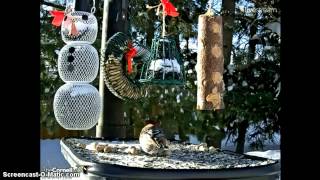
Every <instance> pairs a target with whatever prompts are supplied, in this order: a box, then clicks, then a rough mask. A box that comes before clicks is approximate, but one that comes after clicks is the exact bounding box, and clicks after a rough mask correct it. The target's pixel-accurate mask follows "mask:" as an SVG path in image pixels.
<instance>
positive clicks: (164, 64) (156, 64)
mask: <svg viewBox="0 0 320 180" xmlns="http://www.w3.org/2000/svg"><path fill="white" fill-rule="evenodd" d="M149 70H153V71H160V70H163V71H164V72H177V73H180V65H179V63H178V61H177V60H176V59H157V60H153V61H152V62H151V63H150V66H149Z"/></svg>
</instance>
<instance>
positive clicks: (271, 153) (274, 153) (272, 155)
mask: <svg viewBox="0 0 320 180" xmlns="http://www.w3.org/2000/svg"><path fill="white" fill-rule="evenodd" d="M245 154H247V155H251V156H259V157H263V158H269V159H274V160H280V150H267V151H250V152H247V153H245Z"/></svg>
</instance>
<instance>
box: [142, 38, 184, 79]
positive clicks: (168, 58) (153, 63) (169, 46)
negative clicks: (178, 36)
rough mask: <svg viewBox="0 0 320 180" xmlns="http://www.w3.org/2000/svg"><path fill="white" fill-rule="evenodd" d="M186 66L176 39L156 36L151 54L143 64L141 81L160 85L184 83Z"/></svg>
mask: <svg viewBox="0 0 320 180" xmlns="http://www.w3.org/2000/svg"><path fill="white" fill-rule="evenodd" d="M184 79H185V78H184V67H183V62H182V60H181V58H180V54H179V52H178V50H177V48H176V42H175V40H174V39H172V38H169V37H167V36H164V37H161V38H154V39H153V40H152V46H151V56H150V58H149V59H148V60H147V61H146V62H145V63H144V64H143V67H142V72H141V77H140V82H142V83H150V84H160V85H183V84H184Z"/></svg>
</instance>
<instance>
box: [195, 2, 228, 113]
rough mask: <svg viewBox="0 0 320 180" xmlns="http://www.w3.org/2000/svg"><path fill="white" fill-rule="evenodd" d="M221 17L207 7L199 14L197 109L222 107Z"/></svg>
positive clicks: (222, 58)
mask: <svg viewBox="0 0 320 180" xmlns="http://www.w3.org/2000/svg"><path fill="white" fill-rule="evenodd" d="M222 27H223V24H222V17H221V16H214V15H213V11H212V10H211V8H209V10H208V12H207V13H206V14H203V15H200V16H199V24H198V30H199V32H198V55H197V64H196V72H197V82H198V84H197V86H198V87H197V110H221V109H224V102H223V93H224V81H223V71H224V67H223V66H224V57H223V34H222Z"/></svg>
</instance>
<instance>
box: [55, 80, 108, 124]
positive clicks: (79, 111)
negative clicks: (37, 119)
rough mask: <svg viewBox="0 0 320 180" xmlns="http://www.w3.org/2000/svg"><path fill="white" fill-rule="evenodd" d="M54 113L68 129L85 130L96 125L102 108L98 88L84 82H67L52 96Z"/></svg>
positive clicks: (59, 121)
mask: <svg viewBox="0 0 320 180" xmlns="http://www.w3.org/2000/svg"><path fill="white" fill-rule="evenodd" d="M53 108H54V115H55V117H56V120H57V121H58V123H59V124H60V125H61V126H62V127H63V128H65V129H69V130H87V129H90V128H92V127H94V126H95V125H96V123H97V122H98V118H99V116H100V111H101V109H102V102H101V98H100V94H99V92H98V90H97V89H96V88H95V87H93V86H92V85H90V84H86V83H67V84H64V85H63V86H61V87H60V88H59V89H58V91H57V92H56V94H55V96H54V102H53Z"/></svg>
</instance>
